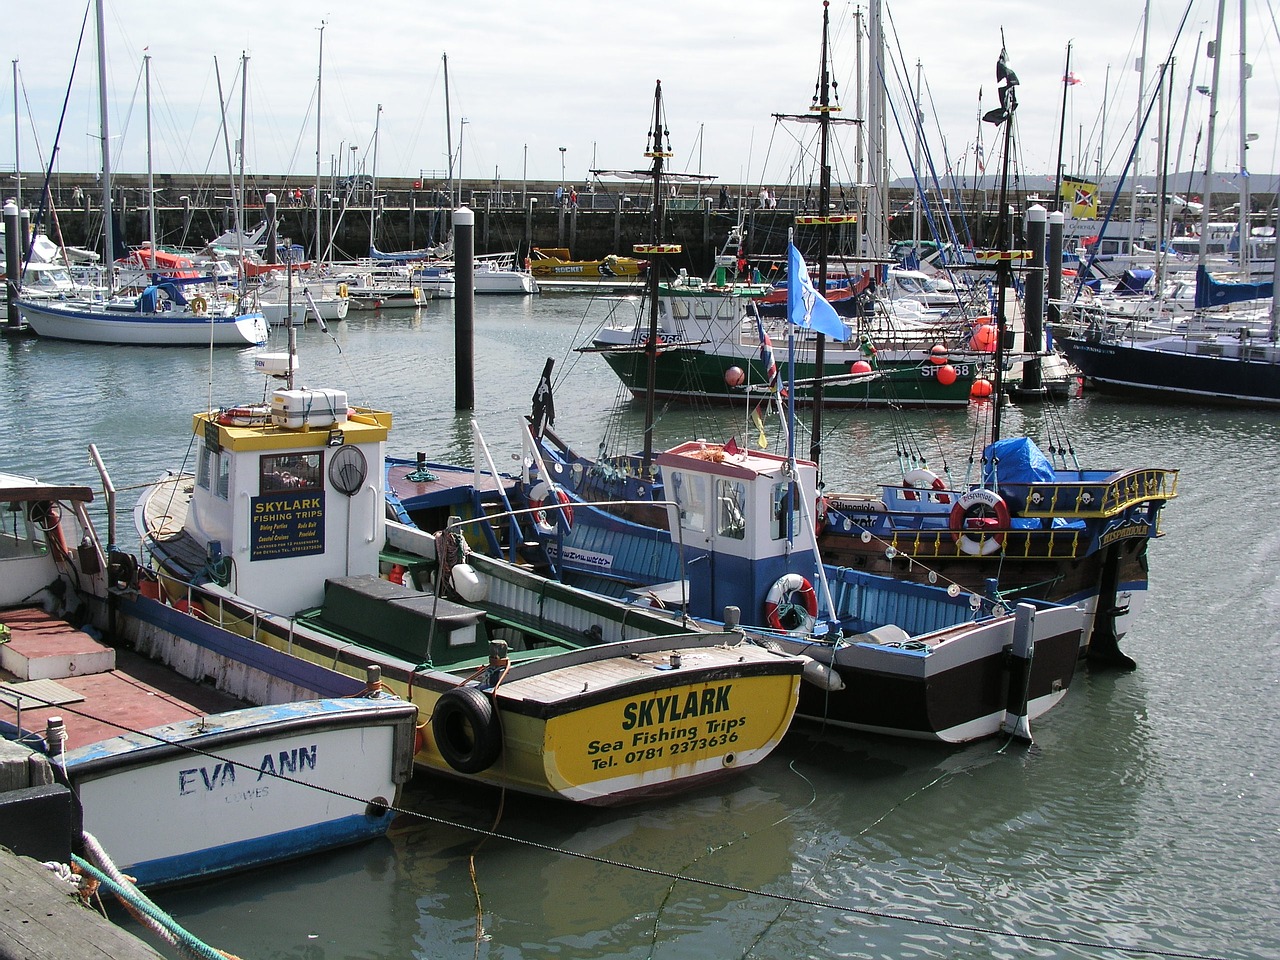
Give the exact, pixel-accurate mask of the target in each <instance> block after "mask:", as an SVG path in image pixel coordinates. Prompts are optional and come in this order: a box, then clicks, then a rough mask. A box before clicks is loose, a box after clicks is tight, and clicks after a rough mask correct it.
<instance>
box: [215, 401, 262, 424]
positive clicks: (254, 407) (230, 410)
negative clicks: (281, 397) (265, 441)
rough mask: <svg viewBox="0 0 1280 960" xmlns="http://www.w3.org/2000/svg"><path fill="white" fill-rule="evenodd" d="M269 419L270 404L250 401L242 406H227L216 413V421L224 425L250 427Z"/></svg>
mask: <svg viewBox="0 0 1280 960" xmlns="http://www.w3.org/2000/svg"><path fill="white" fill-rule="evenodd" d="M270 420H271V406H270V405H269V404H265V403H251V404H247V405H246V406H243V407H227V408H226V409H225V410H222V411H221V412H219V414H218V423H220V424H222V426H224V427H251V426H254V425H255V424H264V423H268V422H269V421H270Z"/></svg>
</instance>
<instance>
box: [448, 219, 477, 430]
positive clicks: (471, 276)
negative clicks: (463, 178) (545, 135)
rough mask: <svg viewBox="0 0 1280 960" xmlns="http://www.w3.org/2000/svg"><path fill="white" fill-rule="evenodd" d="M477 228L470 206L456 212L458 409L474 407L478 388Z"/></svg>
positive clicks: (454, 226)
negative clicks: (476, 364)
mask: <svg viewBox="0 0 1280 960" xmlns="http://www.w3.org/2000/svg"><path fill="white" fill-rule="evenodd" d="M475 230H476V215H475V213H474V212H472V210H471V209H470V208H469V207H465V206H464V207H459V208H458V209H457V210H454V211H453V282H454V300H453V357H454V400H453V406H454V409H455V410H474V409H475V406H476V388H475V370H474V369H473V368H474V365H475V304H476V301H475V263H474V260H475Z"/></svg>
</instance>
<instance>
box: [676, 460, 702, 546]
mask: <svg viewBox="0 0 1280 960" xmlns="http://www.w3.org/2000/svg"><path fill="white" fill-rule="evenodd" d="M671 486H672V491H673V493H674V495H675V501H676V505H677V506H679V508H680V525H681V526H682V527H684V528H685V529H686V530H699V531H703V532H705V531H706V529H707V478H706V477H703V476H699V475H698V474H689V473H681V472H680V471H675V472H673V473H672V477H671Z"/></svg>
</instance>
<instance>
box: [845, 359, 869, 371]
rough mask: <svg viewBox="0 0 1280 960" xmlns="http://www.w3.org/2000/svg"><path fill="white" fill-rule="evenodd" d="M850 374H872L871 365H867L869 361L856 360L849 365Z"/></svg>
mask: <svg viewBox="0 0 1280 960" xmlns="http://www.w3.org/2000/svg"><path fill="white" fill-rule="evenodd" d="M849 372H850V373H870V372H871V364H869V363H867V361H865V360H855V361H853V363H851V364H849Z"/></svg>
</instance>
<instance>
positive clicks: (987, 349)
mask: <svg viewBox="0 0 1280 960" xmlns="http://www.w3.org/2000/svg"><path fill="white" fill-rule="evenodd" d="M969 345H970V346H971V347H972V348H973V349H974V350H981V351H982V352H983V353H992V352H994V351H995V349H996V325H995V324H994V323H980V324H978V325H977V326H976V327H974V328H973V337H972V338H971V339H970V341H969Z"/></svg>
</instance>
